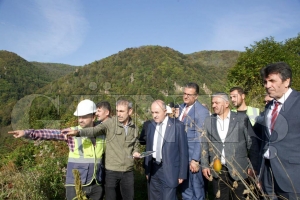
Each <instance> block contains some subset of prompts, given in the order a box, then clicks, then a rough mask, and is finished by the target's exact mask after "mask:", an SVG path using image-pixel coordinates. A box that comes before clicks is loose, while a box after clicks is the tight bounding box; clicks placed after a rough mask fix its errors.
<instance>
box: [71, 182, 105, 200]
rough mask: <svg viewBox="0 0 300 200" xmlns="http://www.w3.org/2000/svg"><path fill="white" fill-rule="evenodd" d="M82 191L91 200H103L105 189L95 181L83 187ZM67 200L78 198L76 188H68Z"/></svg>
mask: <svg viewBox="0 0 300 200" xmlns="http://www.w3.org/2000/svg"><path fill="white" fill-rule="evenodd" d="M82 191H83V192H84V193H85V195H86V197H87V198H88V199H91V200H102V199H103V193H104V188H103V186H102V185H97V184H96V182H95V181H93V182H92V184H90V185H88V186H82ZM66 197H67V200H73V199H74V198H75V197H76V191H75V186H66Z"/></svg>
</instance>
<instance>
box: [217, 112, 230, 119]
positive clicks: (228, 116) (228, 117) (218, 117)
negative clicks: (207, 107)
mask: <svg viewBox="0 0 300 200" xmlns="http://www.w3.org/2000/svg"><path fill="white" fill-rule="evenodd" d="M217 119H219V120H223V119H221V117H220V116H219V115H217ZM225 119H230V111H229V112H228V114H227V116H226V118H225ZM225 119H224V120H225Z"/></svg>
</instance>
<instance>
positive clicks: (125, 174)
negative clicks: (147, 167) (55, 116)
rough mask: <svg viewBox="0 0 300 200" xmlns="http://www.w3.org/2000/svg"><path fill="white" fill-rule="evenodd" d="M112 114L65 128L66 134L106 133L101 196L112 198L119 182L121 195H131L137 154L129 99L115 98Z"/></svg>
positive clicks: (89, 134) (123, 196) (91, 134)
mask: <svg viewBox="0 0 300 200" xmlns="http://www.w3.org/2000/svg"><path fill="white" fill-rule="evenodd" d="M116 113H117V116H114V117H112V118H110V119H108V120H106V121H104V122H103V123H101V124H99V125H98V126H96V127H93V128H86V129H84V130H83V129H82V130H68V133H67V135H68V136H86V137H96V136H97V135H106V155H105V173H106V177H105V199H106V200H116V196H117V194H116V191H117V187H118V185H119V184H120V189H121V195H122V199H126V200H127V199H128V200H133V199H134V176H133V165H134V162H133V161H134V160H133V157H139V155H140V154H139V153H138V152H139V149H138V133H139V132H138V128H137V127H136V125H135V124H134V123H133V121H132V119H131V117H130V115H131V114H132V103H131V102H129V101H127V100H119V101H117V105H116Z"/></svg>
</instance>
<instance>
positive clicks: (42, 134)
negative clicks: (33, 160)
mask: <svg viewBox="0 0 300 200" xmlns="http://www.w3.org/2000/svg"><path fill="white" fill-rule="evenodd" d="M60 133H61V131H60V130H59V129H39V130H34V129H28V130H16V131H9V132H8V134H12V135H13V136H14V137H15V138H20V137H25V138H27V139H31V140H63V141H65V140H67V138H66V136H65V135H63V134H60Z"/></svg>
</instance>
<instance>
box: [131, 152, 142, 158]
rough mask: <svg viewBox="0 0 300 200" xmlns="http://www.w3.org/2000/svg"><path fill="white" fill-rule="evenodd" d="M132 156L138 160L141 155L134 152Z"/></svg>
mask: <svg viewBox="0 0 300 200" xmlns="http://www.w3.org/2000/svg"><path fill="white" fill-rule="evenodd" d="M132 156H133V158H140V156H141V154H140V153H139V152H134V153H133V155H132Z"/></svg>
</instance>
